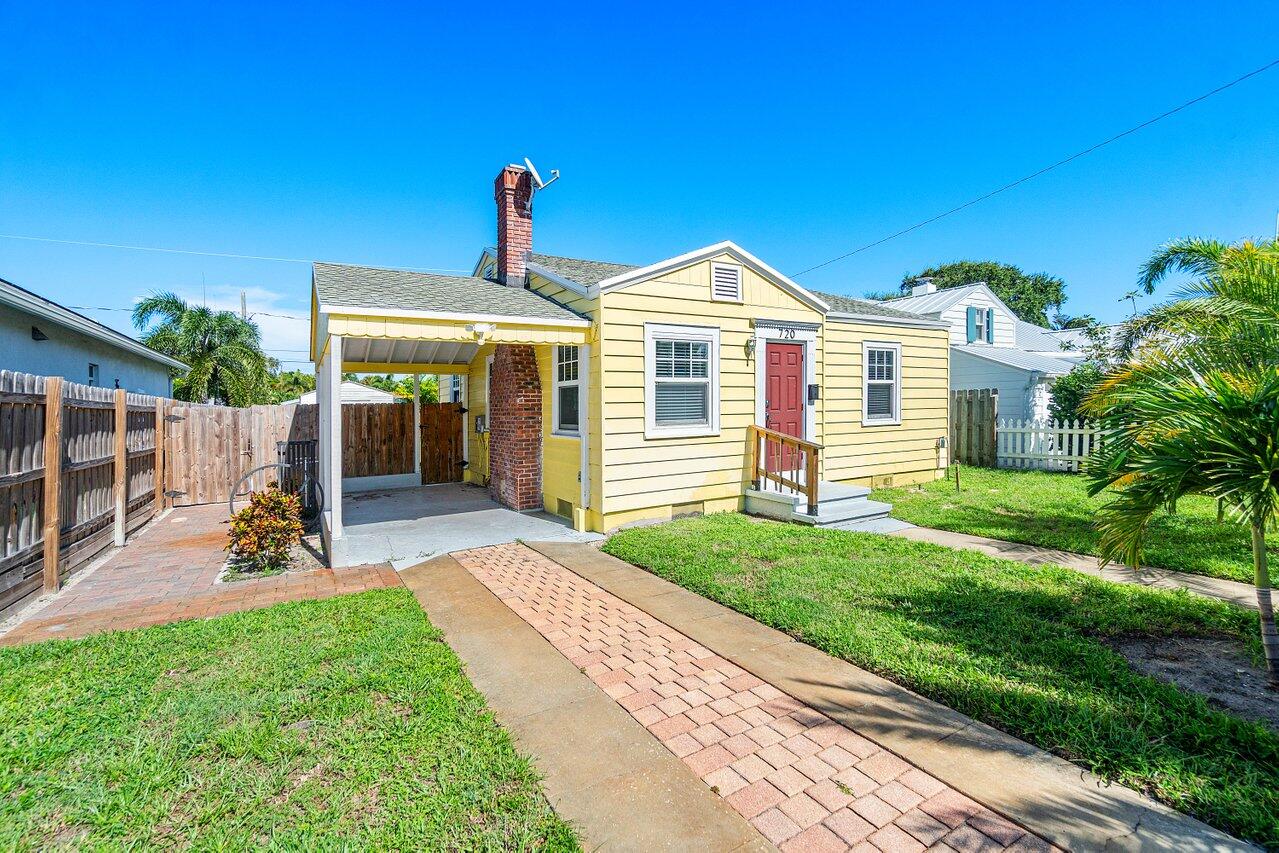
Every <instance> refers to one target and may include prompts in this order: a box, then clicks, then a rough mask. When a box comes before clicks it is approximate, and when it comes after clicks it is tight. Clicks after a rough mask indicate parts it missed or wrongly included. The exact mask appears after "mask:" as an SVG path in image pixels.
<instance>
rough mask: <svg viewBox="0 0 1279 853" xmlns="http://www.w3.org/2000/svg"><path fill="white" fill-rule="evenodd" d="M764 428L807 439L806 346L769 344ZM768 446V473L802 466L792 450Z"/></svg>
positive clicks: (765, 377) (791, 469) (766, 357)
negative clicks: (805, 400)
mask: <svg viewBox="0 0 1279 853" xmlns="http://www.w3.org/2000/svg"><path fill="white" fill-rule="evenodd" d="M764 357H765V359H767V361H766V362H765V365H766V366H765V369H764V394H765V400H764V426H765V427H767V428H768V429H771V430H776V431H777V432H784V433H786V434H787V435H793V436H795V437H796V438H804V437H805V436H804V392H805V386H804V345H803V344H775V343H770V344H768V345H767V346H766V348H765V355H764ZM778 451H779V448H778V446H777V445H776V444H771V443H770V444H769V445H768V453H767V458H768V470H769V471H793V470H795V469H797V468H798V467H799V465H800V460H799V459H798V458H797V457H796V454H795V451H794V450H793V449H791V448H789V447H783V448H780V451H781V452H780V453H779V452H778Z"/></svg>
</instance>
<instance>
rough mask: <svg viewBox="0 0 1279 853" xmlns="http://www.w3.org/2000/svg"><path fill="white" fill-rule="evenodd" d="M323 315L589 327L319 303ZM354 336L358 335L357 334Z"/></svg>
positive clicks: (577, 322) (578, 321)
mask: <svg viewBox="0 0 1279 853" xmlns="http://www.w3.org/2000/svg"><path fill="white" fill-rule="evenodd" d="M320 310H321V312H323V314H325V315H331V314H341V315H345V316H349V317H401V318H404V319H408V320H449V321H453V320H465V321H467V322H471V323H497V324H499V325H501V324H503V323H505V324H507V325H509V324H512V323H515V324H518V325H524V326H560V327H569V328H582V329H586V328H590V325H591V321H590V320H587V319H586V318H584V317H583V318H575V319H569V318H567V317H565V318H564V319H562V320H554V319H550V318H547V317H518V316H513V315H510V314H467V313H463V312H457V311H415V310H410V309H407V308H365V307H360V306H358V305H321V306H320ZM356 337H359V336H358V335H357V336H356Z"/></svg>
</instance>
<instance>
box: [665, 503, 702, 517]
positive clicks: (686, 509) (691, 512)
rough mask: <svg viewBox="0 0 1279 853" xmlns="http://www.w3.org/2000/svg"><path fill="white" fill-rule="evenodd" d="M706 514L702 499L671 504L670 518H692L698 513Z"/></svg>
mask: <svg viewBox="0 0 1279 853" xmlns="http://www.w3.org/2000/svg"><path fill="white" fill-rule="evenodd" d="M705 514H706V503H705V502H704V501H691V502H689V503H684V504H672V505H671V518H672V519H676V518H693V517H695V516H698V515H705Z"/></svg>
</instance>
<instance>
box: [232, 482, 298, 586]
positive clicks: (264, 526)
mask: <svg viewBox="0 0 1279 853" xmlns="http://www.w3.org/2000/svg"><path fill="white" fill-rule="evenodd" d="M301 515H302V502H301V500H299V499H298V496H297V495H294V494H290V493H288V492H283V491H281V490H280V488H279V487H278V486H277V485H276V484H275V483H271V484H269V485H268V486H267V487H266V489H264V490H263V491H260V492H254V493H253V494H252V495H250V496H249V505H248V506H246V507H245V508H244V509H242V510H240V511H239V512H237V513H236V514H235V515H233V516H231V532H230V539H231V542H230V544H228V545H227V550H228V551H230V552H231V554H232V555H233V556H234V557H235V558H236V559H237V560H238V561H239V562H240V563H241V564H242V565H241V566H240V570H241V571H248V572H267V571H281V570H283V569H286V568H288V565H289V562H290V560H291V555H292V552H293V547H294V546H295V545H297V544H298V542H299V541H300V540H301V538H302V521H301Z"/></svg>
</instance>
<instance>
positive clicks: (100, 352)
mask: <svg viewBox="0 0 1279 853" xmlns="http://www.w3.org/2000/svg"><path fill="white" fill-rule="evenodd" d="M32 326H35V327H36V328H38V329H39V330H40V331H42V332H44V333H45V334H46V335H48V336H49V340H47V341H35V340H32V339H31V327H32ZM90 362H92V363H93V364H96V365H98V383H97V384H99V385H101V386H102V387H103V388H114V387H115V382H116V380H117V379H118V380H120V387H121V388H123V389H125V390H126V391H135V392H138V393H141V394H155V395H157V396H161V397H168V396H170V388H171V386H170V381H169V368H167V367H165V366H164V365H163V364H160V363H158V362H155V361H152V360H151V359H148V358H143V357H142V356H139V355H134V354H133V353H131V352H128V351H127V350H123V349H119V348H117V347H114V346H112V345H111V344H108V343H105V342H103V341H100V340H97V339H96V338H91V337H89V336H87V335H82V334H80V333H79V332H75V331H72V330H71V329H68V328H65V327H64V326H59V325H57V324H56V323H52V322H50V321H48V320H42V319H39V318H37V317H35V316H33V315H31V314H28V313H26V312H25V311H19V310H18V309H16V308H12V307H10V306H7V305H0V369H3V370H18V371H22V372H23V373H35V374H39V375H40V376H62V377H64V378H66V379H67V380H69V381H71V382H79V383H82V384H88V382H89V364H90Z"/></svg>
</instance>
